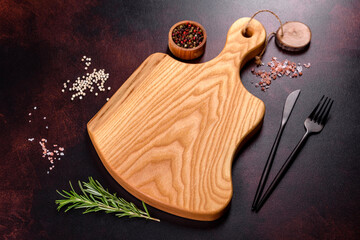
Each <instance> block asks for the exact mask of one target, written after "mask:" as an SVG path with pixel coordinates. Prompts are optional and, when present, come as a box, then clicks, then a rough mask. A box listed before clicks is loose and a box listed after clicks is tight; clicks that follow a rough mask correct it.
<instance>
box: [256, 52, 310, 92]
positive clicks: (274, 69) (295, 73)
mask: <svg viewBox="0 0 360 240" xmlns="http://www.w3.org/2000/svg"><path fill="white" fill-rule="evenodd" d="M267 66H268V67H270V70H269V71H265V70H258V71H256V70H255V68H253V69H251V73H252V74H254V75H255V76H256V77H260V78H261V80H260V81H259V82H258V83H256V84H255V87H260V89H261V90H262V91H264V92H266V90H268V89H269V88H270V85H271V82H272V81H274V80H276V79H277V78H280V77H283V76H284V75H285V76H288V77H290V78H297V77H301V76H302V75H303V68H302V66H301V63H298V64H296V63H295V62H292V61H289V60H287V59H285V60H284V61H282V62H280V61H278V60H277V58H276V57H273V58H272V59H271V61H270V62H268V63H267ZM303 66H304V67H305V68H309V67H310V63H308V64H303ZM251 83H252V84H253V81H252V82H251Z"/></svg>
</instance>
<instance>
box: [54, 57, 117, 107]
mask: <svg viewBox="0 0 360 240" xmlns="http://www.w3.org/2000/svg"><path fill="white" fill-rule="evenodd" d="M81 61H82V62H84V64H85V67H84V69H85V70H88V67H89V66H90V65H91V58H89V57H86V56H83V58H82V59H81ZM108 78H109V73H105V69H99V70H97V69H96V68H94V69H93V71H92V72H90V73H89V72H87V73H86V74H85V75H84V76H82V77H77V78H76V80H75V81H74V82H73V83H70V80H69V79H68V80H66V82H64V83H63V89H61V92H65V91H66V89H68V91H69V92H74V93H73V94H72V95H71V101H73V100H75V99H76V98H78V99H79V100H82V99H83V98H84V97H85V96H86V92H87V91H89V92H93V91H94V90H95V88H96V87H97V89H98V90H99V91H100V92H104V91H105V82H106V81H107V80H108ZM110 89H111V88H110V87H108V90H110ZM97 95H98V94H97V93H95V96H97Z"/></svg>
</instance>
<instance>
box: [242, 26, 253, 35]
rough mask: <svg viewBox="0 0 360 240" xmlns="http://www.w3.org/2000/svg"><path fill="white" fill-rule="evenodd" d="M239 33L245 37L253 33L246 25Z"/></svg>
mask: <svg viewBox="0 0 360 240" xmlns="http://www.w3.org/2000/svg"><path fill="white" fill-rule="evenodd" d="M241 34H242V35H243V36H244V37H246V38H250V37H252V36H253V34H254V29H252V28H251V27H247V28H246V29H243V30H241Z"/></svg>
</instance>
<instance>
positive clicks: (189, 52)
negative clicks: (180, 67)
mask: <svg viewBox="0 0 360 240" xmlns="http://www.w3.org/2000/svg"><path fill="white" fill-rule="evenodd" d="M206 38H207V35H206V31H205V28H204V27H203V26H202V25H201V24H200V23H197V22H194V21H189V20H185V21H181V22H178V23H176V24H174V25H173V26H172V27H171V28H170V31H169V49H170V51H171V53H172V54H174V56H176V57H178V58H181V59H184V60H191V59H195V58H198V57H200V56H201V55H202V54H203V53H204V50H205V43H206Z"/></svg>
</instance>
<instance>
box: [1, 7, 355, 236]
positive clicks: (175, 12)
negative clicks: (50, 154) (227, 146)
mask: <svg viewBox="0 0 360 240" xmlns="http://www.w3.org/2000/svg"><path fill="white" fill-rule="evenodd" d="M260 9H271V10H273V11H274V12H276V13H278V15H279V16H280V18H281V19H282V20H283V22H286V21H302V22H304V23H306V24H307V25H308V26H309V27H310V28H311V30H312V41H311V45H310V47H309V49H308V50H307V51H305V52H303V53H301V54H290V53H287V52H283V51H281V50H280V49H279V48H277V47H276V46H275V44H274V41H273V40H272V41H271V42H270V44H269V47H268V49H267V51H266V53H265V55H264V58H263V59H264V61H265V62H267V61H269V60H270V59H271V57H273V56H276V57H278V59H279V60H284V59H285V58H288V59H289V60H292V61H295V62H301V63H307V62H310V63H311V64H312V65H311V68H309V69H304V75H303V76H302V77H301V78H298V79H289V78H282V79H279V80H277V81H274V82H273V84H272V85H271V88H270V89H269V91H267V92H261V91H260V90H259V89H258V88H255V87H254V85H253V84H251V81H252V80H258V79H255V77H254V76H253V75H252V74H251V73H250V69H251V68H253V67H254V66H255V65H254V63H253V62H250V63H249V64H247V65H246V66H245V67H244V68H243V70H242V71H241V79H242V81H243V84H244V86H245V87H246V88H247V89H248V90H249V92H251V93H252V94H254V95H255V96H257V97H259V98H260V99H262V100H263V101H264V103H265V105H266V114H265V119H264V124H263V126H262V129H261V130H260V132H259V134H257V135H256V136H255V137H254V138H253V139H252V140H251V141H250V142H249V143H248V144H246V145H245V146H244V148H243V149H242V150H241V151H240V153H239V154H238V155H237V156H236V158H235V159H234V164H233V171H232V173H233V185H234V186H233V187H234V196H233V200H232V202H231V206H230V208H229V211H228V212H227V213H226V214H225V215H224V216H223V217H222V218H220V219H219V220H217V221H215V222H197V221H190V220H186V219H182V218H179V217H175V216H172V215H169V214H166V213H163V212H161V211H159V210H156V209H154V208H151V207H149V210H150V213H151V215H153V216H154V217H158V218H160V219H161V220H162V221H161V223H156V222H150V221H145V220H141V219H118V218H116V217H115V216H112V215H106V214H103V213H95V214H88V215H82V214H81V211H80V210H74V211H70V212H68V213H64V212H57V211H56V206H55V204H54V201H55V200H56V199H57V198H59V196H58V195H57V193H56V192H55V190H56V189H69V186H68V181H69V180H71V181H72V182H75V181H77V180H87V177H88V176H93V177H94V178H95V179H98V180H99V181H100V182H101V183H102V184H103V185H104V186H106V187H108V188H109V190H110V191H111V192H118V194H119V195H120V196H122V197H124V198H125V199H127V200H129V201H133V202H134V203H136V204H137V205H138V204H140V202H139V201H138V200H137V199H135V198H134V197H132V196H131V195H129V194H128V193H127V192H126V191H124V190H123V189H122V188H121V187H120V186H119V185H118V184H117V183H116V182H115V181H114V180H113V179H112V178H111V176H110V175H109V174H108V173H107V172H106V170H105V169H104V167H103V166H102V164H101V162H100V160H99V158H98V156H97V154H96V152H95V150H94V148H93V147H92V144H91V141H90V140H89V137H88V135H87V132H86V123H87V122H88V121H89V120H90V118H91V117H92V116H93V115H94V114H95V113H96V112H97V111H98V110H99V109H100V108H101V106H102V105H103V104H104V103H105V99H106V98H107V97H110V96H111V95H112V94H113V93H114V92H115V91H116V89H118V88H119V87H120V86H121V85H122V84H123V82H124V81H125V80H126V79H127V78H128V77H129V76H130V74H131V73H132V72H133V71H134V70H135V69H136V68H137V67H138V66H139V65H140V64H141V63H142V62H143V61H144V60H145V59H146V57H148V56H149V55H150V54H152V53H154V52H165V53H169V51H168V49H167V34H168V30H169V29H170V27H171V26H172V25H173V24H174V23H176V22H178V21H180V20H184V19H189V20H194V21H198V22H200V23H201V24H202V25H203V26H204V27H205V28H206V31H207V33H208V42H207V47H206V51H205V54H204V56H203V57H202V58H201V59H198V60H196V61H195V62H204V61H208V60H210V59H212V58H214V57H216V56H217V54H219V53H220V51H221V49H222V48H223V46H224V44H225V39H226V33H227V30H228V29H229V27H230V26H231V24H232V23H233V22H235V21H236V20H237V19H238V18H241V17H249V16H251V15H252V14H253V13H254V12H256V11H257V10H260ZM359 10H360V2H359V1H356V0H353V1H340V0H337V1H325V0H319V1H310V0H304V1H296V0H287V1H176V0H169V1H146V0H144V1H139V0H132V1H115V0H107V1H96V0H86V1H85V0H82V1H79V0H71V1H48V0H39V1H18V0H17V1H14V0H0V239H356V236H359V235H360V229H359V223H360V211H359V200H360V193H359V189H360V188H359V180H360V178H359V176H360V171H359V154H360V151H359V148H357V145H358V143H359V140H360V139H359V133H360V124H359V116H360V114H359V105H358V103H359V100H360V98H359V93H358V91H359V87H360V84H359V75H360V71H359V63H360V62H359V56H360V51H359V49H360V48H359V44H360V40H359V37H360V31H359V29H360V28H359V27H360V17H359ZM256 19H258V20H259V21H261V22H262V23H263V24H264V26H265V28H266V29H267V32H268V33H269V32H271V31H275V30H276V29H277V28H278V26H279V25H278V22H277V21H276V19H275V18H274V17H273V16H271V15H270V14H268V13H263V14H260V15H258V16H257V17H256ZM83 55H86V56H89V57H91V58H92V65H91V67H94V68H98V69H100V68H104V69H105V71H106V72H108V73H109V74H110V78H109V80H108V81H107V83H106V85H107V86H111V87H112V90H111V91H109V92H106V93H103V94H99V96H98V97H95V96H94V95H89V96H86V97H85V99H83V100H82V101H78V100H77V101H70V94H69V93H68V92H66V93H62V92H61V88H62V83H63V82H64V81H66V80H67V79H71V80H73V79H74V78H75V77H77V76H81V75H80V74H81V72H82V71H83V70H82V67H81V66H82V65H81V64H80V59H81V57H82V56H83ZM296 89H301V95H300V98H299V99H298V102H297V104H296V106H295V108H294V111H293V113H292V115H291V118H290V120H289V122H288V124H287V127H286V129H285V131H284V134H283V137H282V141H281V142H280V146H279V150H278V154H277V157H276V159H275V163H274V166H273V169H272V174H271V175H270V178H272V177H273V176H274V173H275V172H277V170H278V169H279V167H280V166H281V164H282V163H283V161H284V160H285V158H286V157H287V156H288V155H289V153H290V152H291V150H292V148H293V147H294V146H295V145H296V143H297V141H298V140H299V139H300V138H301V136H302V135H303V133H304V128H303V121H304V119H305V118H306V116H307V115H308V114H309V113H310V111H311V109H312V108H313V107H314V105H315V104H316V102H317V101H318V99H319V98H320V97H321V96H322V95H323V94H326V95H328V96H330V97H332V98H333V99H334V100H335V103H334V106H333V109H332V112H331V116H330V119H329V121H328V124H327V126H326V127H325V129H324V130H323V131H322V132H321V134H319V135H314V136H312V137H311V138H310V139H309V141H308V142H307V144H306V145H305V147H304V148H303V149H302V151H301V152H300V154H299V155H298V157H297V159H296V161H295V163H294V164H293V166H292V167H291V169H290V170H289V172H288V173H287V175H286V176H285V178H284V179H283V181H282V182H281V183H280V185H279V186H278V188H277V189H276V190H275V191H274V193H273V194H272V196H271V197H270V199H269V200H268V201H267V202H266V204H265V205H264V207H263V208H262V210H261V211H260V212H259V213H258V214H254V213H252V212H251V211H250V207H251V203H252V200H253V197H254V194H255V191H256V187H257V184H258V180H259V178H260V175H261V172H262V170H263V166H264V164H265V161H266V158H267V156H268V154H269V151H270V148H271V145H272V143H273V141H274V138H275V135H276V132H277V130H278V127H279V122H280V116H281V112H282V108H283V103H284V101H285V99H286V96H287V95H288V94H289V93H290V92H292V91H293V90H296ZM34 106H37V107H38V110H37V114H39V115H38V116H46V117H47V121H46V124H47V125H48V126H49V129H48V130H45V129H44V122H41V121H40V120H36V121H35V120H34V121H33V122H32V123H31V124H30V123H29V122H28V119H29V117H28V113H29V112H31V109H32V108H33V107H34ZM29 137H36V138H39V137H44V138H47V139H48V141H49V142H51V143H57V144H59V145H61V146H64V147H65V156H64V157H63V159H62V160H61V161H59V162H57V163H56V167H55V169H54V170H53V171H51V172H50V174H49V175H48V174H46V171H47V168H48V167H49V163H48V161H47V160H45V159H44V158H42V157H41V148H40V146H39V145H38V142H37V141H38V139H37V141H36V140H35V141H34V142H29V141H27V139H28V138H29Z"/></svg>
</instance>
